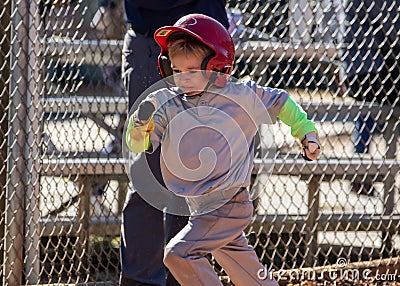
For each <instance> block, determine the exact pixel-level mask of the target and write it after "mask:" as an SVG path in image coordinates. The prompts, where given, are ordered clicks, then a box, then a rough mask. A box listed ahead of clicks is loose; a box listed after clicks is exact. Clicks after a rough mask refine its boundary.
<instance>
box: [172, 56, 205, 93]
mask: <svg viewBox="0 0 400 286" xmlns="http://www.w3.org/2000/svg"><path fill="white" fill-rule="evenodd" d="M170 60H171V68H172V72H173V76H174V80H175V84H176V85H177V86H178V87H179V88H181V89H182V91H183V92H184V93H185V94H186V95H189V96H191V95H196V94H199V93H200V92H202V91H204V89H205V87H206V85H207V83H208V79H207V78H206V77H205V76H204V72H203V71H201V70H200V69H201V63H202V61H203V58H200V57H197V56H195V55H184V54H176V55H174V56H173V57H171V59H170Z"/></svg>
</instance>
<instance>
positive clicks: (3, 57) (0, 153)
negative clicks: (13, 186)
mask: <svg viewBox="0 0 400 286" xmlns="http://www.w3.org/2000/svg"><path fill="white" fill-rule="evenodd" d="M10 15H11V2H10V1H7V2H6V3H5V4H4V6H3V10H2V17H1V18H0V39H2V42H1V44H0V49H1V51H3V52H2V53H0V63H2V68H1V70H0V74H1V80H0V114H1V115H0V134H1V138H2V139H1V140H2V142H0V164H1V165H0V190H5V188H6V184H7V165H6V161H7V159H6V158H7V134H8V118H7V112H8V103H9V89H8V79H9V77H10V58H9V56H8V55H9V51H10V42H11V39H10V32H9V30H8V29H6V27H8V26H9V25H10ZM5 203H6V197H5V193H4V192H3V191H2V192H1V193H0V218H1V219H0V274H2V273H3V271H2V270H3V266H4V250H5V248H4V231H5V223H4V219H3V218H4V216H5ZM1 277H4V275H0V279H1ZM0 283H1V281H0Z"/></svg>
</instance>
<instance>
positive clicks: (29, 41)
mask: <svg viewBox="0 0 400 286" xmlns="http://www.w3.org/2000/svg"><path fill="white" fill-rule="evenodd" d="M30 2H31V1H27V0H26V1H12V8H13V9H12V11H14V14H13V16H12V19H11V41H10V43H11V53H10V62H11V71H10V105H9V119H8V122H9V136H8V148H9V150H8V155H9V156H8V160H7V174H8V176H9V179H8V180H7V186H6V214H5V226H6V228H5V239H4V241H5V255H4V258H5V262H4V284H5V285H22V278H23V277H24V274H25V277H26V280H27V281H28V282H29V283H30V284H32V283H33V284H36V283H37V282H38V277H39V239H38V238H39V235H38V229H37V228H38V225H39V205H38V202H39V187H40V182H39V177H38V174H39V167H38V166H39V156H38V155H39V150H38V149H39V141H40V138H39V136H40V133H39V130H40V129H39V128H38V126H39V119H38V112H37V108H38V107H39V104H38V103H39V98H38V94H39V93H40V88H38V86H37V84H38V83H39V80H38V74H39V65H38V61H37V59H36V55H38V50H35V51H33V54H30V52H32V50H34V48H32V47H33V46H34V47H36V48H38V47H39V46H38V44H39V37H38V36H37V25H36V24H34V23H32V21H31V19H30V14H31V13H33V14H31V15H34V16H33V17H35V15H36V13H37V5H36V1H34V2H33V4H31V3H30ZM29 9H32V10H29ZM36 16H37V17H38V15H36ZM25 230H26V233H25ZM24 250H25V251H26V256H25V253H24ZM24 262H25V268H24Z"/></svg>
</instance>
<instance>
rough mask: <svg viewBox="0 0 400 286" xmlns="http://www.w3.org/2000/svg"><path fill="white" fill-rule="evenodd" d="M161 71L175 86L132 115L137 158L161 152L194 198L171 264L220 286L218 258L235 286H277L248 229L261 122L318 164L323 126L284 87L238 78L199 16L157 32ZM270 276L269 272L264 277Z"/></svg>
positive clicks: (171, 180) (221, 43)
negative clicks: (281, 130)
mask: <svg viewBox="0 0 400 286" xmlns="http://www.w3.org/2000/svg"><path fill="white" fill-rule="evenodd" d="M154 37H155V40H156V42H157V43H158V44H159V45H160V47H161V53H160V56H159V70H160V73H161V75H162V77H164V78H165V79H166V81H167V82H168V83H169V84H170V87H169V88H164V89H160V90H158V91H155V92H153V93H151V94H150V95H148V96H147V98H146V99H145V100H144V101H143V102H142V103H141V104H140V105H139V107H138V110H136V111H135V112H134V114H133V115H132V116H131V117H130V118H129V122H128V127H127V133H126V143H127V145H128V147H129V149H130V150H131V151H132V152H135V153H138V152H144V151H145V152H152V150H155V149H156V148H157V147H158V146H159V144H161V148H162V156H161V169H162V175H163V178H164V180H165V183H166V186H167V187H168V189H169V190H170V191H171V192H174V193H175V194H177V195H179V196H183V197H185V198H186V200H187V203H188V205H189V209H190V210H191V216H190V219H189V222H188V224H187V225H186V226H185V227H184V228H183V229H182V231H180V232H179V233H178V234H177V235H176V236H175V237H174V238H173V239H171V240H170V242H169V243H168V245H167V246H166V249H165V255H164V263H165V265H166V266H167V267H168V268H169V270H170V271H171V272H172V274H173V275H174V277H175V278H176V279H177V280H178V282H179V283H180V284H181V285H190V286H193V285H205V286H211V285H222V283H221V281H220V280H219V278H218V275H217V274H216V273H215V272H214V271H213V267H212V265H210V263H209V261H208V260H207V258H206V255H207V254H209V253H211V254H212V255H213V256H214V258H215V259H216V260H217V262H218V263H219V264H220V265H221V266H222V267H223V269H224V270H225V271H226V273H227V274H228V275H229V277H230V278H231V280H232V281H233V283H234V284H235V285H237V286H241V285H243V286H249V285H278V284H277V282H276V281H275V280H274V279H273V278H272V275H266V273H263V269H264V266H263V265H262V264H261V263H260V262H259V259H258V257H257V255H256V253H255V251H254V250H253V248H252V247H251V246H249V245H248V242H247V239H246V237H245V235H244V229H245V228H246V226H247V225H248V224H249V223H250V221H251V218H252V215H253V206H252V203H251V199H250V195H249V192H248V190H247V187H248V186H249V185H250V176H251V170H252V168H253V159H254V155H253V150H254V149H253V147H254V136H255V134H256V132H257V126H258V125H259V124H261V123H271V122H274V121H275V120H276V119H277V118H279V119H280V120H281V121H282V122H284V123H285V124H287V125H289V126H290V127H291V133H292V135H293V136H294V137H296V138H298V139H300V140H301V144H302V146H303V156H304V157H305V158H307V159H308V160H315V159H317V157H318V156H319V153H320V148H319V142H318V138H317V130H316V128H315V126H314V124H313V122H312V121H310V120H308V119H307V114H306V113H305V112H304V111H303V110H302V109H301V108H300V107H299V105H297V104H296V103H295V102H294V101H293V100H292V99H291V98H290V97H289V95H288V94H287V92H285V91H284V90H280V89H274V88H269V87H261V86H258V85H257V84H256V83H254V82H252V81H249V82H247V83H242V82H240V83H239V82H231V81H229V80H228V76H229V74H230V72H231V71H232V66H233V61H234V45H233V42H232V39H231V37H230V35H229V33H228V32H227V30H226V29H225V28H224V27H223V26H222V25H221V24H219V23H218V22H217V21H215V20H214V19H212V18H210V17H207V16H204V15H200V14H191V15H187V16H185V17H183V18H181V19H180V20H179V21H178V22H176V23H175V24H174V26H168V27H163V28H160V29H158V30H157V31H156V32H155V36H154ZM261 274H262V275H261Z"/></svg>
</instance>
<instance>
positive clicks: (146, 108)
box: [125, 101, 155, 153]
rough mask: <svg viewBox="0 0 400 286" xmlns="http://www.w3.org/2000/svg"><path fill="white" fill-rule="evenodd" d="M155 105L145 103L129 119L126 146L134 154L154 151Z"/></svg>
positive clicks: (148, 102)
mask: <svg viewBox="0 0 400 286" xmlns="http://www.w3.org/2000/svg"><path fill="white" fill-rule="evenodd" d="M154 111H155V107H154V105H153V104H152V103H151V102H150V101H143V102H142V103H141V104H140V105H139V107H138V109H137V110H136V111H135V112H134V113H133V115H132V116H131V117H130V118H129V121H128V127H127V132H126V138H125V139H126V144H127V145H128V148H129V150H131V151H132V152H133V153H141V152H145V151H148V150H151V149H152V145H151V142H150V133H151V132H152V131H153V130H154V119H153V113H154Z"/></svg>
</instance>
